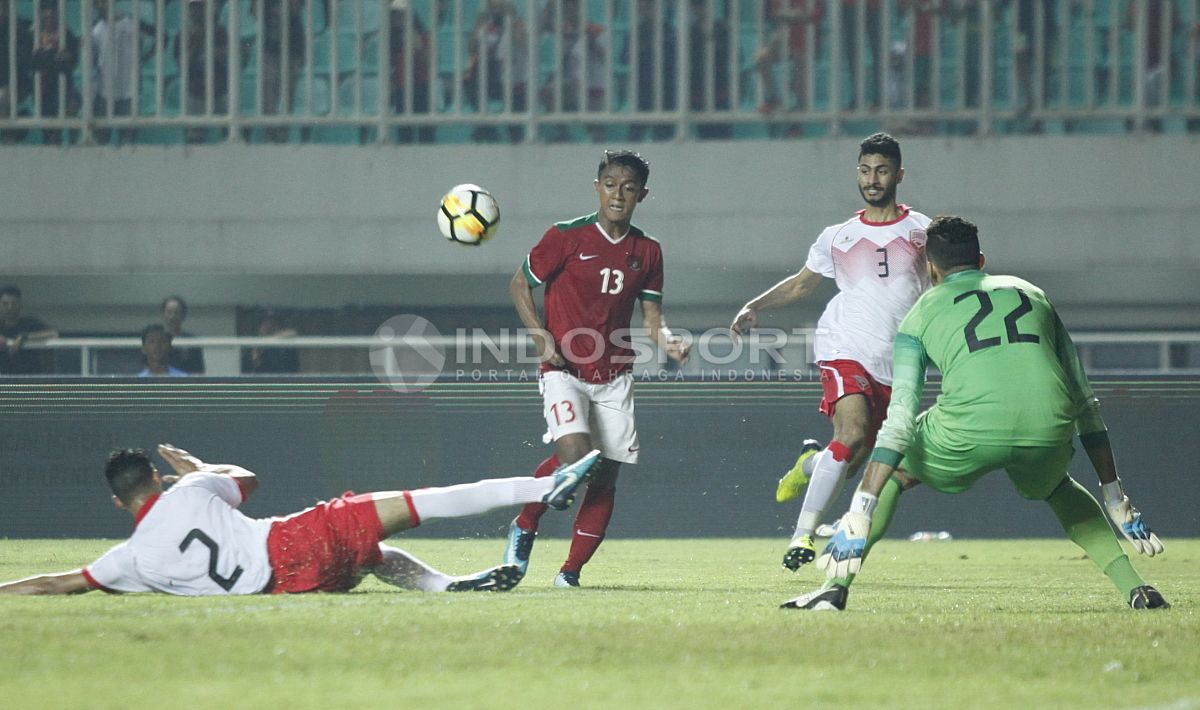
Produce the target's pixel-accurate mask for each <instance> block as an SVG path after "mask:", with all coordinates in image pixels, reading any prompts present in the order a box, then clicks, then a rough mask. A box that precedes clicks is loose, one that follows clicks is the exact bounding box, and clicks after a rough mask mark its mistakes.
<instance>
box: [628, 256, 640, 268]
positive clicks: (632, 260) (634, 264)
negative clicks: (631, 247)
mask: <svg viewBox="0 0 1200 710" xmlns="http://www.w3.org/2000/svg"><path fill="white" fill-rule="evenodd" d="M629 268H631V269H633V270H634V271H641V270H642V260H641V259H639V258H637V257H636V256H633V255H632V254H631V255H630V256H629Z"/></svg>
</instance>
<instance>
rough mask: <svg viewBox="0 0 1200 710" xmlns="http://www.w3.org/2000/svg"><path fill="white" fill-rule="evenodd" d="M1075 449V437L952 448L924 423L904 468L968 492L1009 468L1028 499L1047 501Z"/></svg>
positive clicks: (945, 489) (944, 488)
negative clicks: (1053, 443) (1034, 443)
mask: <svg viewBox="0 0 1200 710" xmlns="http://www.w3.org/2000/svg"><path fill="white" fill-rule="evenodd" d="M922 423H923V422H922ZM1074 453H1075V449H1074V447H1072V446H1071V442H1070V441H1066V442H1063V443H1062V444H1059V445H1058V446H992V445H984V444H966V445H962V444H959V445H956V446H953V447H952V446H948V445H946V444H944V443H942V442H939V441H937V439H936V438H935V437H932V436H929V435H928V430H927V429H926V428H925V427H924V426H921V425H920V424H918V426H917V431H916V435H915V436H914V437H913V441H912V445H910V446H909V447H908V451H907V453H906V454H905V456H904V460H903V461H901V462H900V468H902V469H904V470H905V471H908V472H909V473H910V474H912V475H913V476H914V477H916V478H917V479H918V480H919V481H921V482H922V483H924V484H926V485H928V486H929V487H930V488H933V489H934V490H937V491H941V492H942V493H962V492H963V491H966V490H968V489H969V488H970V487H971V486H973V485H975V482H976V481H978V480H979V479H980V478H983V477H984V476H985V475H987V474H988V473H991V472H992V471H998V470H1000V469H1004V470H1005V471H1007V472H1008V478H1009V480H1011V481H1012V482H1013V486H1015V487H1016V489H1017V493H1019V494H1021V497H1022V498H1028V499H1030V500H1045V499H1046V498H1048V497H1049V496H1050V494H1051V493H1053V492H1054V489H1055V488H1056V487H1057V486H1058V484H1059V483H1061V482H1062V479H1063V477H1064V476H1066V475H1067V465H1068V464H1069V463H1070V462H1071V457H1072V456H1073V455H1074Z"/></svg>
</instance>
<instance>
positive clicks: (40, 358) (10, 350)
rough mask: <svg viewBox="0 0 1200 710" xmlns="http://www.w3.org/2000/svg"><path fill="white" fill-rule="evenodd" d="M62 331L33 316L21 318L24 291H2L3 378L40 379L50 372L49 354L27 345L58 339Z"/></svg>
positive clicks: (0, 337) (0, 340)
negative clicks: (24, 377)
mask: <svg viewBox="0 0 1200 710" xmlns="http://www.w3.org/2000/svg"><path fill="white" fill-rule="evenodd" d="M57 337H58V331H57V330H55V329H53V328H51V327H50V326H48V325H46V324H45V323H43V322H42V321H41V320H39V319H37V318H34V317H33V316H22V315H21V289H19V288H17V287H16V286H4V287H3V288H0V374H4V375H36V374H40V373H44V372H46V371H47V369H48V368H47V367H46V361H47V359H48V358H46V357H45V356H46V355H47V353H45V352H31V351H29V350H27V349H25V347H24V346H25V345H27V344H28V343H31V342H40V341H43V340H49V339H51V338H57Z"/></svg>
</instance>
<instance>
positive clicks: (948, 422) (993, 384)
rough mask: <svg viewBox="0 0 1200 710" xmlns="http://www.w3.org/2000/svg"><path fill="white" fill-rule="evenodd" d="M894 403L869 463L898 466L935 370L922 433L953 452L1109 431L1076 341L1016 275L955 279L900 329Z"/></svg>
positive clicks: (974, 273)
mask: <svg viewBox="0 0 1200 710" xmlns="http://www.w3.org/2000/svg"><path fill="white" fill-rule="evenodd" d="M893 360H894V366H893V367H894V369H893V383H892V400H891V405H890V406H889V407H888V416H887V421H886V422H885V423H884V425H883V429H882V430H881V431H880V433H879V437H878V445H877V448H876V451H875V453H874V454H873V456H872V458H873V459H876V460H882V461H886V462H888V463H890V464H892V465H896V464H898V463H899V461H900V457H901V455H902V454H903V453H904V452H905V451H906V450H907V448H908V445H909V444H910V443H911V442H912V439H913V433H914V431H915V427H916V422H917V412H918V410H919V408H920V399H921V389H922V388H923V387H924V383H925V371H926V368H927V367H928V366H929V365H931V364H932V365H933V366H935V367H936V368H937V369H939V370H940V371H941V373H942V392H941V394H940V395H939V396H938V399H937V404H936V405H935V406H934V407H933V408H932V409H930V411H929V412H928V413H927V414H926V415H925V421H924V423H923V424H922V426H923V427H924V432H923V435H924V436H927V437H934V438H935V439H936V440H937V441H938V442H939V443H942V444H944V445H946V446H947V447H949V448H951V449H961V450H964V451H966V450H969V449H971V448H972V447H973V446H974V445H979V444H984V445H992V446H1058V445H1061V444H1062V443H1063V442H1065V441H1069V440H1070V438H1071V435H1072V432H1073V430H1078V431H1079V433H1080V434H1081V435H1082V434H1091V433H1096V432H1102V431H1104V429H1105V427H1104V421H1103V420H1102V419H1101V417H1100V411H1099V402H1098V401H1097V400H1096V398H1095V396H1094V395H1093V394H1092V388H1091V386H1090V385H1089V384H1088V381H1087V377H1086V376H1085V375H1084V372H1083V368H1082V367H1081V366H1080V364H1079V358H1078V355H1077V354H1076V352H1075V345H1074V344H1073V343H1072V342H1071V337H1070V335H1069V334H1068V333H1067V330H1066V328H1064V327H1063V324H1062V321H1060V320H1059V318H1058V314H1057V313H1056V312H1055V311H1054V307H1053V306H1052V305H1051V304H1050V301H1049V300H1047V298H1046V294H1044V293H1043V292H1042V290H1041V289H1039V288H1038V287H1037V286H1034V285H1033V284H1031V283H1029V282H1028V281H1024V280H1022V279H1018V278H1016V277H1013V276H991V275H988V274H985V273H983V272H982V271H978V270H974V269H972V270H969V271H958V272H955V273H952V274H950V275H949V276H948V277H946V279H945V280H944V281H943V282H942V283H941V284H939V285H937V286H935V287H934V288H932V289H930V290H928V291H926V292H925V293H924V294H923V295H922V296H921V297H920V298H919V299H918V300H917V302H916V303H915V304H914V305H913V307H912V309H911V310H910V311H909V312H908V315H906V316H905V317H904V320H903V321H902V322H901V323H900V329H899V332H898V333H897V335H896V342H895V348H894V351H893Z"/></svg>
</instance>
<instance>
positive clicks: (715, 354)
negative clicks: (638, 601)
mask: <svg viewBox="0 0 1200 710" xmlns="http://www.w3.org/2000/svg"><path fill="white" fill-rule="evenodd" d="M680 332H683V331H680ZM812 334H813V331H812V330H811V329H795V330H790V331H786V332H785V331H773V332H767V333H761V334H752V335H751V336H748V337H746V338H742V339H740V341H738V342H736V343H735V342H733V341H732V340H731V339H730V337H729V335H728V333H727V332H724V331H723V329H709V330H706V331H698V332H694V333H688V334H687V337H688V338H689V340H690V342H691V343H692V349H691V359H690V361H689V362H688V364H686V365H684V366H682V367H677V366H674V365H673V364H671V363H668V362H666V360H665V358H664V357H663V356H662V355H661V354H660V353H658V351H657V350H656V349H655V348H654V347H653V346H652V345H651V344H650V341H649V339H647V338H643V337H636V336H635V337H633V338H632V341H633V343H634V349H635V352H636V353H638V354H639V355H638V358H637V360H636V361H635V364H634V373H635V375H636V376H638V377H642V378H648V379H656V380H662V379H672V378H684V379H690V378H697V377H699V378H708V379H751V380H763V379H766V380H783V381H787V380H791V379H805V378H808V377H810V376H811V375H812V374H813V371H812V368H811V366H810V364H809V363H810V362H811V360H812V350H811V343H812ZM1072 339H1073V340H1074V342H1075V344H1076V346H1077V347H1078V349H1079V351H1080V357H1081V359H1082V361H1083V364H1084V367H1085V368H1086V369H1087V371H1088V372H1089V373H1093V374H1098V375H1127V374H1128V375H1132V374H1159V375H1162V374H1178V375H1184V374H1186V375H1196V374H1200V333H1196V332H1124V333H1075V334H1073V335H1072ZM174 346H175V347H176V348H202V349H203V351H204V355H205V360H206V362H207V363H208V369H209V372H208V374H210V375H215V376H238V375H241V374H243V373H242V370H241V363H242V362H243V358H242V354H243V352H244V351H246V350H248V349H251V348H288V349H292V350H295V351H298V352H302V353H312V354H317V353H332V352H334V351H340V352H342V353H344V354H346V355H348V357H343V358H340V359H329V358H325V359H322V358H320V357H312V358H307V359H301V368H300V373H299V374H305V375H328V374H354V375H371V374H375V375H377V376H380V377H381V378H383V379H386V378H387V377H393V376H396V377H400V376H412V377H418V378H424V377H426V376H428V375H430V374H432V376H433V377H434V378H435V379H436V378H438V377H441V378H443V379H445V378H450V379H459V380H477V381H478V380H488V379H492V380H496V379H499V380H501V381H503V380H510V379H515V378H528V377H529V376H530V375H531V374H532V373H534V372H536V369H537V360H536V357H535V356H534V350H533V348H532V345H531V343H530V341H529V340H528V339H527V338H525V337H524V336H523V335H517V334H512V333H491V334H489V333H480V332H469V333H461V334H458V335H438V336H416V337H412V338H404V337H400V338H387V337H379V336H296V337H291V338H280V337H190V338H176V339H175V340H174ZM26 347H28V348H33V349H45V350H49V351H52V352H54V353H56V354H58V357H55V358H54V359H55V361H56V363H57V364H58V367H57V372H56V373H55V374H58V375H63V376H68V377H71V376H83V377H89V376H107V375H132V374H135V373H136V372H137V371H138V370H139V369H140V367H141V366H140V364H136V363H140V349H141V340H140V339H139V338H135V337H111V338H110V337H93V338H56V339H54V340H49V341H45V342H41V343H31V344H29V345H27V346H26ZM114 354H115V356H113V355H114ZM135 364H136V366H135ZM68 368H69V369H68Z"/></svg>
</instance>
